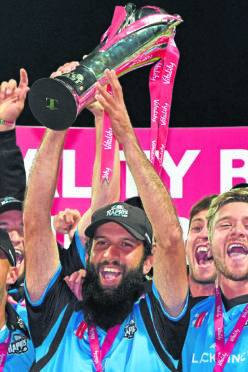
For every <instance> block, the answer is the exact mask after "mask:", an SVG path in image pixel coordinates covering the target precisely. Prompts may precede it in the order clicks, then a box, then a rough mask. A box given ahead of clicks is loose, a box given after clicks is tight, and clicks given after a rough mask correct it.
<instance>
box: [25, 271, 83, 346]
mask: <svg viewBox="0 0 248 372" xmlns="http://www.w3.org/2000/svg"><path fill="white" fill-rule="evenodd" d="M25 294H26V306H27V312H28V323H29V328H30V333H31V337H32V341H33V344H34V347H35V348H37V347H39V346H40V345H41V344H42V343H43V341H44V340H45V339H46V337H47V335H48V334H49V332H50V331H51V329H52V328H53V327H54V326H55V324H56V322H57V320H58V318H59V317H60V316H61V314H62V313H63V312H64V311H65V309H66V307H67V306H68V304H69V302H71V301H73V302H75V305H76V303H78V301H77V299H76V297H75V295H74V294H73V293H72V292H71V290H70V289H69V287H68V285H67V284H66V282H65V281H64V280H63V276H62V272H61V267H60V268H59V270H58V271H57V272H56V274H55V275H54V277H53V278H52V280H51V281H50V283H49V285H48V287H47V288H46V290H45V292H44V294H43V296H42V297H41V298H40V299H39V300H38V301H37V302H35V303H33V302H32V301H31V300H30V299H29V296H28V293H27V290H26V287H25Z"/></svg>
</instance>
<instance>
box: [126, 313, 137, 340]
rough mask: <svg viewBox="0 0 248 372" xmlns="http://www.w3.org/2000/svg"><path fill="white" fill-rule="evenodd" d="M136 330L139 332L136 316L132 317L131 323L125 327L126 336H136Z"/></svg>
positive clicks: (129, 337)
mask: <svg viewBox="0 0 248 372" xmlns="http://www.w3.org/2000/svg"><path fill="white" fill-rule="evenodd" d="M135 332H137V327H136V325H135V321H134V318H132V319H131V321H130V323H127V325H126V327H125V328H124V338H128V339H129V340H130V339H131V338H133V337H134V334H135Z"/></svg>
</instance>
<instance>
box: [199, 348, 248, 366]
mask: <svg viewBox="0 0 248 372" xmlns="http://www.w3.org/2000/svg"><path fill="white" fill-rule="evenodd" d="M247 361H248V352H247V351H244V352H243V353H238V354H231V355H230V356H229V358H228V360H227V364H233V365H237V364H241V366H243V365H244V363H245V365H246V363H247ZM192 364H195V365H197V364H212V365H214V364H215V351H213V352H209V353H207V352H204V353H202V354H196V353H193V354H192ZM241 366H240V367H241Z"/></svg>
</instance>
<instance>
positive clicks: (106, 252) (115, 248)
mask: <svg viewBox="0 0 248 372" xmlns="http://www.w3.org/2000/svg"><path fill="white" fill-rule="evenodd" d="M143 255H144V247H143V242H142V241H140V240H137V239H135V238H134V237H133V236H132V235H131V234H129V233H128V232H127V231H126V230H125V229H124V228H123V227H122V226H120V225H118V224H116V223H114V222H109V223H106V224H104V225H101V226H100V227H99V228H98V229H97V230H96V233H95V236H94V239H93V245H92V248H91V252H90V263H92V264H93V265H94V267H95V268H96V270H97V272H98V274H99V281H100V285H101V286H102V287H103V288H105V289H112V288H116V287H118V285H119V284H120V283H121V281H122V278H123V275H124V274H125V272H127V271H129V270H131V269H137V268H138V267H139V266H140V264H141V262H142V259H143ZM145 274H146V272H145Z"/></svg>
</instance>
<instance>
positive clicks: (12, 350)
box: [8, 334, 28, 354]
mask: <svg viewBox="0 0 248 372" xmlns="http://www.w3.org/2000/svg"><path fill="white" fill-rule="evenodd" d="M27 351H28V339H27V337H26V336H23V335H19V334H15V335H13V341H12V342H11V344H10V345H9V348H8V354H23V353H26V352H27Z"/></svg>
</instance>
